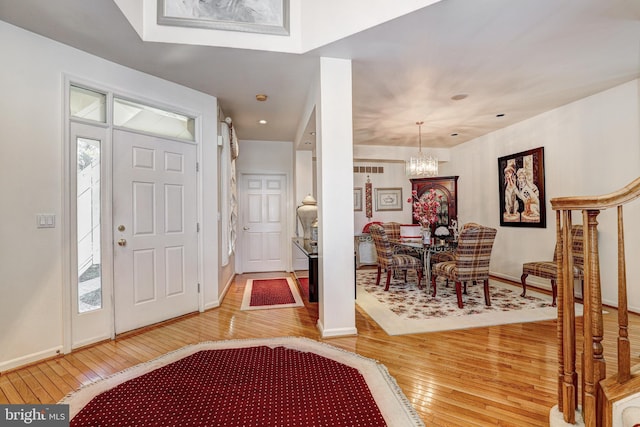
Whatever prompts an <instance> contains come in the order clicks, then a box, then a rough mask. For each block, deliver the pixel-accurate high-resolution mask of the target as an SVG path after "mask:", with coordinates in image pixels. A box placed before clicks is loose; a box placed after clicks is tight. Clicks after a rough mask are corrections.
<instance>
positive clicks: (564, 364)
mask: <svg viewBox="0 0 640 427" xmlns="http://www.w3.org/2000/svg"><path fill="white" fill-rule="evenodd" d="M638 197H640V178H637V179H636V180H635V181H633V182H631V183H630V184H628V185H626V186H625V187H623V188H621V189H620V190H618V191H615V192H613V193H610V194H605V195H601V196H585V197H558V198H554V199H552V200H551V207H552V208H553V210H555V211H556V239H557V242H558V245H557V249H556V251H557V253H556V256H557V265H558V329H557V340H558V365H559V366H558V409H559V411H560V412H562V414H563V418H564V421H565V423H568V424H575V423H576V409H577V407H578V391H579V387H578V374H577V372H576V354H577V352H576V324H575V305H574V275H573V256H572V253H571V248H572V244H573V242H572V236H571V226H572V224H571V216H572V215H571V214H572V211H581V212H582V224H583V230H584V289H583V304H584V314H583V343H584V346H583V353H582V364H581V368H582V369H581V378H582V384H581V386H582V387H581V389H582V390H581V392H582V417H583V419H584V424H585V426H587V427H600V426H603V425H608V424H609V423H610V419H611V418H610V417H611V414H610V413H605V403H604V402H603V399H602V394H601V390H599V384H600V381H601V380H603V379H605V378H606V376H607V374H606V362H605V360H604V355H603V347H602V339H603V321H602V292H601V286H600V263H599V251H598V221H597V216H598V214H599V213H600V211H602V210H604V209H610V208H616V209H617V213H618V221H617V236H618V339H617V345H618V373H617V377H616V379H615V381H616V383H618V384H624V383H625V382H627V381H629V380H630V379H631V346H630V343H629V338H628V330H627V328H628V323H629V321H628V310H627V280H626V267H625V254H624V227H623V226H624V222H623V216H622V211H623V209H622V207H623V205H625V204H627V203H629V202H631V201H633V200H635V199H637V198H638ZM599 394H600V398H599ZM609 410H610V408H609ZM606 412H609V411H606Z"/></svg>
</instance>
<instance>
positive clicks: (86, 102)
mask: <svg viewBox="0 0 640 427" xmlns="http://www.w3.org/2000/svg"><path fill="white" fill-rule="evenodd" d="M106 99H107V96H106V95H105V94H104V93H99V92H94V91H92V90H88V89H83V88H81V87H77V86H71V90H70V92H69V110H70V113H71V117H78V118H81V119H85V120H94V121H96V122H100V123H106V121H107V110H106Z"/></svg>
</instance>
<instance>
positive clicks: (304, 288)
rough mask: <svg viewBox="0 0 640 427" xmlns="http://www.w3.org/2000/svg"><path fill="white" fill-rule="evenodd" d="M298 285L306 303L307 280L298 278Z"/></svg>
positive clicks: (307, 295)
mask: <svg viewBox="0 0 640 427" xmlns="http://www.w3.org/2000/svg"><path fill="white" fill-rule="evenodd" d="M298 283H299V284H300V290H301V291H302V296H303V297H304V299H306V300H307V301H308V300H309V278H308V277H298Z"/></svg>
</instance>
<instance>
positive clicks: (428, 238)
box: [422, 228, 431, 245]
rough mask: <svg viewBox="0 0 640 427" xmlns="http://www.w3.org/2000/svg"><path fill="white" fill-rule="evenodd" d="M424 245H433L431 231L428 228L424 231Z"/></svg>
mask: <svg viewBox="0 0 640 427" xmlns="http://www.w3.org/2000/svg"><path fill="white" fill-rule="evenodd" d="M422 243H423V244H425V245H428V244H430V243H431V230H429V229H428V228H423V229H422Z"/></svg>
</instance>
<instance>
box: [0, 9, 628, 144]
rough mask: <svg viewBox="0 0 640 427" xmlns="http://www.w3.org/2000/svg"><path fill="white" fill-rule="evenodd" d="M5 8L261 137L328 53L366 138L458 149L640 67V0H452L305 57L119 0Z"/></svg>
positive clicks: (245, 135) (292, 114)
mask: <svg viewBox="0 0 640 427" xmlns="http://www.w3.org/2000/svg"><path fill="white" fill-rule="evenodd" d="M0 19H1V20H4V21H6V22H9V23H11V24H14V25H16V26H19V27H23V28H25V29H27V30H30V31H33V32H35V33H38V34H41V35H44V36H46V37H49V38H51V39H54V40H58V41H60V42H62V43H65V44H67V45H70V46H74V47H76V48H78V49H81V50H84V51H86V52H90V53H92V54H95V55H98V56H100V57H103V58H106V59H109V60H111V61H114V62H117V63H120V64H123V65H125V66H128V67H131V68H134V69H137V70H140V71H143V72H146V73H149V74H152V75H156V76H158V77H161V78H164V79H167V80H171V81H174V82H176V83H179V84H182V85H185V86H188V87H191V88H193V89H196V90H199V91H202V92H205V93H208V94H211V95H214V96H216V97H218V99H219V100H220V103H221V105H222V107H223V109H224V111H225V113H226V114H227V115H228V116H231V117H233V120H234V124H235V126H236V128H237V131H238V135H239V137H240V138H241V139H251V140H279V141H290V140H294V139H295V136H296V131H297V128H298V124H299V122H300V121H301V120H302V119H303V118H302V117H301V114H302V109H303V107H304V105H305V100H306V98H307V94H308V89H309V83H310V82H311V81H312V79H313V78H314V75H315V73H316V69H317V63H318V57H319V56H330V57H337V58H350V59H352V60H353V127H354V144H362V145H404V146H417V144H418V142H417V127H416V125H415V122H416V121H418V120H424V122H425V124H424V126H423V128H422V133H423V138H422V142H423V146H431V147H451V146H454V145H456V144H460V143H463V142H466V141H469V140H471V139H473V138H476V137H478V136H481V135H484V134H487V133H489V132H491V131H494V130H496V129H499V128H502V127H505V126H508V125H510V124H513V123H515V122H518V121H521V120H524V119H527V118H529V117H532V116H535V115H537V114H540V113H542V112H544V111H547V110H550V109H553V108H556V107H558V106H561V105H564V104H566V103H569V102H572V101H575V100H577V99H580V98H583V97H585V96H588V95H591V94H594V93H597V92H600V91H602V90H604V89H607V88H610V87H613V86H616V85H618V84H621V83H623V82H626V81H629V80H632V79H635V78H638V77H639V76H640V0H517V1H516V0H482V1H479V0H442V1H440V2H439V3H435V4H433V5H431V6H428V7H425V8H423V9H420V10H418V11H416V12H413V13H410V14H408V15H405V16H402V17H400V18H396V19H394V20H392V21H389V22H386V23H384V24H381V25H378V26H376V27H373V28H371V29H368V30H365V31H362V32H360V33H357V34H355V35H352V36H349V37H346V38H344V39H342V40H339V41H337V42H333V43H331V44H329V45H326V46H323V47H321V48H318V49H316V50H313V51H310V52H307V53H304V54H287V53H277V52H264V51H255V50H246V49H230V48H220V47H205V46H195V45H179V44H171V43H155V42H143V41H141V39H140V38H139V37H138V34H137V33H136V32H135V31H134V30H133V28H132V27H131V25H130V24H129V22H128V21H127V19H126V18H125V17H124V15H123V14H122V12H121V11H120V9H119V8H118V7H117V6H116V4H115V3H114V2H113V0H91V1H87V0H55V1H51V0H19V1H17V0H0ZM2 42H3V43H6V42H7V41H6V40H4V41H2ZM27 54H28V53H27ZM258 93H265V94H268V95H269V99H268V101H267V102H257V101H256V100H255V95H256V94H258ZM456 94H467V95H468V97H467V98H466V99H464V100H460V101H453V100H452V99H451V97H452V96H453V95H456ZM498 114H504V117H500V118H498V117H496V115H498ZM259 119H266V120H267V121H268V124H267V125H259V124H258V123H257V122H258V120H259ZM452 133H457V134H458V136H455V137H452V136H451V134H452ZM301 142H302V141H301Z"/></svg>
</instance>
